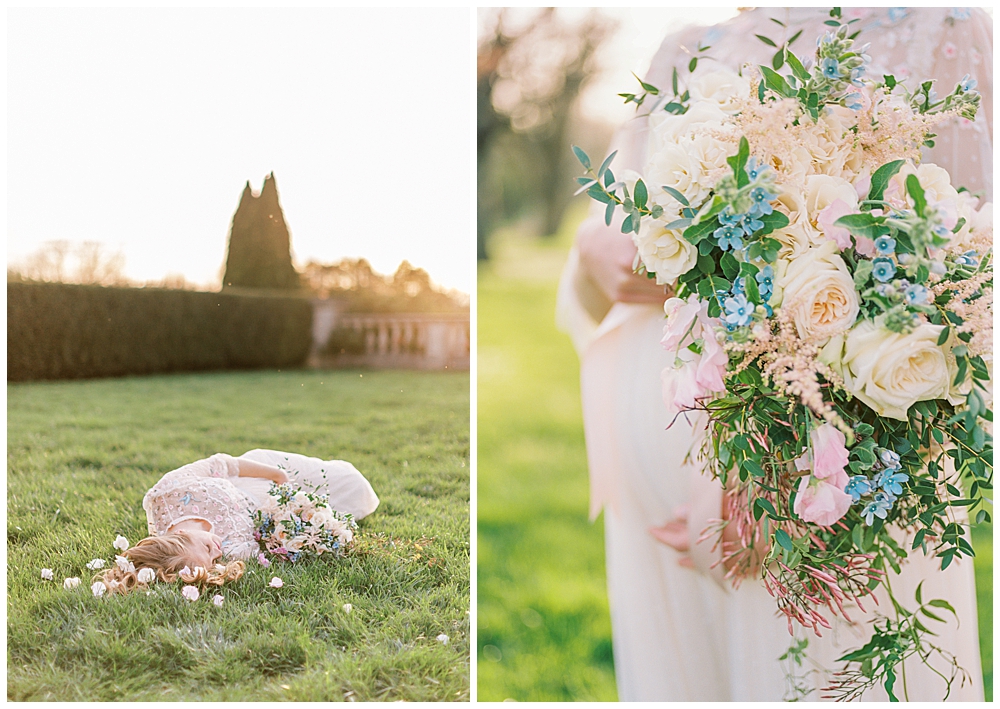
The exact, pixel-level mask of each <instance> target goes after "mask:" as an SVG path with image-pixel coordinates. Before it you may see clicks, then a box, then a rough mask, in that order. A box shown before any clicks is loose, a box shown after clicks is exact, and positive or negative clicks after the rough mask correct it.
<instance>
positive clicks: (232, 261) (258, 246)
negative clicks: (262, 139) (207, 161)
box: [222, 172, 299, 290]
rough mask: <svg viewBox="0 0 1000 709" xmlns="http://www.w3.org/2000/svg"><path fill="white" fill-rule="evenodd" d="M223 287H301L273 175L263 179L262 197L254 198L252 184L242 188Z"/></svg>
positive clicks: (230, 235)
mask: <svg viewBox="0 0 1000 709" xmlns="http://www.w3.org/2000/svg"><path fill="white" fill-rule="evenodd" d="M222 287H223V288H229V287H233V288H276V289H284V290H291V289H295V288H298V287H299V274H298V273H297V272H296V271H295V267H294V266H292V253H291V239H290V237H289V235H288V226H287V225H286V224H285V215H284V214H283V213H282V211H281V205H280V204H278V187H277V184H276V183H275V180H274V173H273V172H272V173H271V174H270V175H268V176H267V177H265V178H264V186H263V187H262V188H261V190H260V195H254V193H253V192H252V191H251V189H250V182H249V181H248V182H247V185H246V187H244V188H243V196H242V197H240V204H239V207H237V208H236V214H234V215H233V225H232V228H231V229H230V232H229V253H228V255H227V257H226V275H225V277H224V278H223V279H222Z"/></svg>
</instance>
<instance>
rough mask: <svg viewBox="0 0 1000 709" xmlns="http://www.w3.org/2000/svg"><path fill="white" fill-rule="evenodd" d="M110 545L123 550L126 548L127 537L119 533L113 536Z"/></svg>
mask: <svg viewBox="0 0 1000 709" xmlns="http://www.w3.org/2000/svg"><path fill="white" fill-rule="evenodd" d="M111 546H113V547H114V548H115V549H117V550H118V551H122V552H123V551H125V550H126V549H128V539H126V538H125V537H123V536H122V535H120V534H119V535H118V536H117V537H115V541H114V543H113V544H112V545H111Z"/></svg>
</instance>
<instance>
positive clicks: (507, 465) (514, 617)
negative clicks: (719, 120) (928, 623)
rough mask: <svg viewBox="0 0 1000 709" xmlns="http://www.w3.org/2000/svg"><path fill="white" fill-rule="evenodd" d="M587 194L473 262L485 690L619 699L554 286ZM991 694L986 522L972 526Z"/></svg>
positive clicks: (489, 696) (575, 382)
mask: <svg viewBox="0 0 1000 709" xmlns="http://www.w3.org/2000/svg"><path fill="white" fill-rule="evenodd" d="M584 211H585V205H582V204H579V203H578V204H576V205H574V209H572V210H570V212H568V214H567V218H566V219H565V220H564V221H563V225H562V227H561V228H560V231H559V233H558V234H556V235H555V237H554V238H547V239H537V238H533V237H530V236H528V235H526V234H524V233H521V232H519V231H518V230H516V229H510V230H506V231H501V232H498V233H497V234H496V235H495V237H494V240H493V242H492V244H493V252H492V254H491V259H490V261H488V262H485V263H482V264H481V265H480V267H479V281H478V301H479V306H478V307H479V327H478V357H479V375H478V376H479V379H478V385H479V394H478V422H479V429H478V431H479V433H478V506H479V513H478V535H479V539H478V542H479V543H478V550H479V551H478V555H479V562H478V570H477V573H478V581H479V586H478V600H477V607H478V613H479V621H478V625H479V627H478V648H477V652H478V676H479V679H478V685H479V686H478V690H479V699H480V700H481V701H502V700H504V699H515V700H518V701H563V700H565V701H585V700H591V701H594V700H596V701H602V700H615V699H616V697H617V694H616V689H615V679H614V663H613V657H612V649H611V623H610V618H609V616H608V602H607V593H606V588H605V576H604V574H605V571H604V525H603V523H602V521H601V520H600V519H599V520H598V521H597V522H596V523H595V524H590V523H589V522H588V521H587V507H588V504H587V500H588V482H587V461H586V452H585V449H584V438H583V423H582V420H581V409H580V388H579V365H578V360H577V356H576V353H575V352H574V351H573V347H572V345H571V344H570V340H569V338H568V337H567V336H565V335H564V334H562V333H560V332H558V331H557V330H556V329H555V324H554V318H555V302H556V287H557V284H558V279H559V274H560V272H561V270H562V265H563V263H564V261H565V257H566V252H567V250H568V249H569V246H570V244H571V243H572V239H573V234H574V232H575V230H576V226H577V224H578V223H579V221H580V220H581V219H582V217H583V215H584ZM973 540H974V545H975V548H976V549H977V550H978V554H979V555H978V557H977V559H976V586H977V595H978V601H979V636H980V646H981V649H982V660H983V675H984V680H985V683H986V700H987V701H992V698H993V540H992V527H983V528H979V529H976V530H975V531H974V533H973Z"/></svg>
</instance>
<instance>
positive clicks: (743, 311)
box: [723, 295, 753, 327]
mask: <svg viewBox="0 0 1000 709" xmlns="http://www.w3.org/2000/svg"><path fill="white" fill-rule="evenodd" d="M723 306H724V307H725V310H726V315H725V318H724V319H725V321H726V323H727V324H728V325H733V326H735V327H745V326H746V325H749V324H750V321H751V320H752V319H753V306H752V305H750V303H748V302H747V297H746V296H745V295H737V296H733V297H732V298H726V300H725V302H724V303H723Z"/></svg>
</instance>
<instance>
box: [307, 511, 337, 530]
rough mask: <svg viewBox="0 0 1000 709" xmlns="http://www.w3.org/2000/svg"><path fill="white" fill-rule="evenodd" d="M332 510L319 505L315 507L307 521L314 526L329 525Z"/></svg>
mask: <svg viewBox="0 0 1000 709" xmlns="http://www.w3.org/2000/svg"><path fill="white" fill-rule="evenodd" d="M333 519H334V517H333V512H332V511H331V510H330V508H329V507H320V508H319V509H317V510H316V511H315V512H314V513H313V516H312V519H310V520H309V521H310V522H311V523H312V524H313V526H316V527H327V528H328V527H329V526H330V523H331V522H333Z"/></svg>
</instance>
